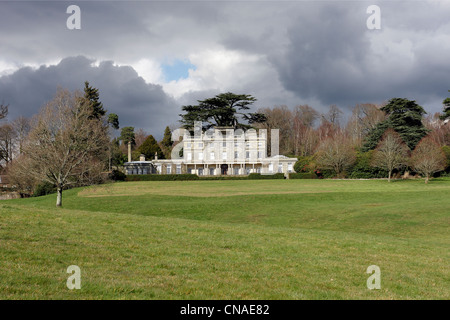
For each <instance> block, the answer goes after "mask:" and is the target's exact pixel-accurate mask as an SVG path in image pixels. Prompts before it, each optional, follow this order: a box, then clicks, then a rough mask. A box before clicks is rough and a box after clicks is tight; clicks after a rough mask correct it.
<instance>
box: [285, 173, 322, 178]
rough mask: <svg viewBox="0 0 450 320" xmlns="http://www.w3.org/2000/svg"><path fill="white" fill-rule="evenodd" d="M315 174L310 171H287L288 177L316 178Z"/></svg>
mask: <svg viewBox="0 0 450 320" xmlns="http://www.w3.org/2000/svg"><path fill="white" fill-rule="evenodd" d="M317 178H318V177H317V175H316V174H315V173H311V172H301V173H289V179H317Z"/></svg>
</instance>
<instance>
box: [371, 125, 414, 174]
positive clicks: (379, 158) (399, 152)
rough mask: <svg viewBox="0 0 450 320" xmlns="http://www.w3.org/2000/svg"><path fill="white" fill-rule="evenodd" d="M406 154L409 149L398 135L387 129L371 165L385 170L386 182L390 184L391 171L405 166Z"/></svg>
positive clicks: (406, 161)
mask: <svg viewBox="0 0 450 320" xmlns="http://www.w3.org/2000/svg"><path fill="white" fill-rule="evenodd" d="M408 153H409V148H408V146H407V145H406V144H405V142H404V141H403V140H402V138H401V137H400V135H399V134H398V133H397V132H395V131H394V130H393V129H388V130H386V132H385V133H384V134H383V137H382V139H381V141H380V142H379V143H378V146H377V148H376V149H375V151H374V153H373V157H372V162H371V165H372V166H373V167H378V168H382V169H386V170H387V171H388V172H389V175H388V181H389V182H391V177H392V171H393V170H394V169H400V168H401V167H403V166H406V165H407V163H408Z"/></svg>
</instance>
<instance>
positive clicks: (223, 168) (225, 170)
mask: <svg viewBox="0 0 450 320" xmlns="http://www.w3.org/2000/svg"><path fill="white" fill-rule="evenodd" d="M220 171H221V173H222V175H224V176H226V175H227V173H228V165H227V164H222V165H220Z"/></svg>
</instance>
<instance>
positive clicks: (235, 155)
mask: <svg viewBox="0 0 450 320" xmlns="http://www.w3.org/2000/svg"><path fill="white" fill-rule="evenodd" d="M234 158H235V159H237V158H239V152H237V151H235V152H234Z"/></svg>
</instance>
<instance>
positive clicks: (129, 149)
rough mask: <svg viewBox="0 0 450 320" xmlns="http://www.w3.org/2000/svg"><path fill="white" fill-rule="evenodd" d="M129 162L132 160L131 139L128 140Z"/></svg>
mask: <svg viewBox="0 0 450 320" xmlns="http://www.w3.org/2000/svg"><path fill="white" fill-rule="evenodd" d="M128 162H131V141H128Z"/></svg>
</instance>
